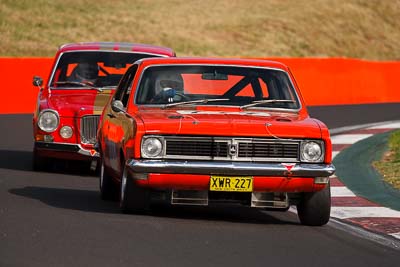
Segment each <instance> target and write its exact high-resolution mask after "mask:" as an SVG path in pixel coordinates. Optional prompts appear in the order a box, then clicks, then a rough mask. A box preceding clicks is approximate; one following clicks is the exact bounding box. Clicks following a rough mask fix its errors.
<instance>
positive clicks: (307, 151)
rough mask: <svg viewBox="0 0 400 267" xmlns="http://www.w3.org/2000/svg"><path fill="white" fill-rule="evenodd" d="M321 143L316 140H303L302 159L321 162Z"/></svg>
mask: <svg viewBox="0 0 400 267" xmlns="http://www.w3.org/2000/svg"><path fill="white" fill-rule="evenodd" d="M323 154H324V153H323V148H322V145H321V143H319V142H315V141H307V142H303V143H302V145H301V159H302V160H303V161H306V162H320V161H322V160H323Z"/></svg>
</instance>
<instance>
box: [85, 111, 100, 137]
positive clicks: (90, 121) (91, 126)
mask: <svg viewBox="0 0 400 267" xmlns="http://www.w3.org/2000/svg"><path fill="white" fill-rule="evenodd" d="M99 119H100V116H98V115H93V116H84V117H82V119H81V142H82V143H83V144H94V143H96V136H97V127H98V126H99Z"/></svg>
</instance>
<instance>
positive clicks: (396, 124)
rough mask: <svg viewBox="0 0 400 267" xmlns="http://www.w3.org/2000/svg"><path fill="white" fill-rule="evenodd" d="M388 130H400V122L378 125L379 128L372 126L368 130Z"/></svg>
mask: <svg viewBox="0 0 400 267" xmlns="http://www.w3.org/2000/svg"><path fill="white" fill-rule="evenodd" d="M386 128H388V129H389V128H393V129H395V128H400V122H393V123H389V124H383V125H377V126H372V127H370V128H367V129H386Z"/></svg>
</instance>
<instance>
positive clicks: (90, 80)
mask: <svg viewBox="0 0 400 267" xmlns="http://www.w3.org/2000/svg"><path fill="white" fill-rule="evenodd" d="M98 75H99V66H98V65H97V63H95V62H82V63H79V64H78V65H77V66H76V67H75V69H74V70H73V72H72V74H71V76H70V78H69V80H70V81H74V82H81V83H86V84H90V85H94V84H95V82H96V80H97V78H98Z"/></svg>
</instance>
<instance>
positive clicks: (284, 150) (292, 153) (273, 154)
mask: <svg viewBox="0 0 400 267" xmlns="http://www.w3.org/2000/svg"><path fill="white" fill-rule="evenodd" d="M298 150H299V144H298V143H297V144H296V143H295V144H293V143H272V142H265V143H260V142H255V143H244V142H243V143H239V153H238V157H244V158H282V159H285V158H291V159H296V158H297V155H298Z"/></svg>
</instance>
